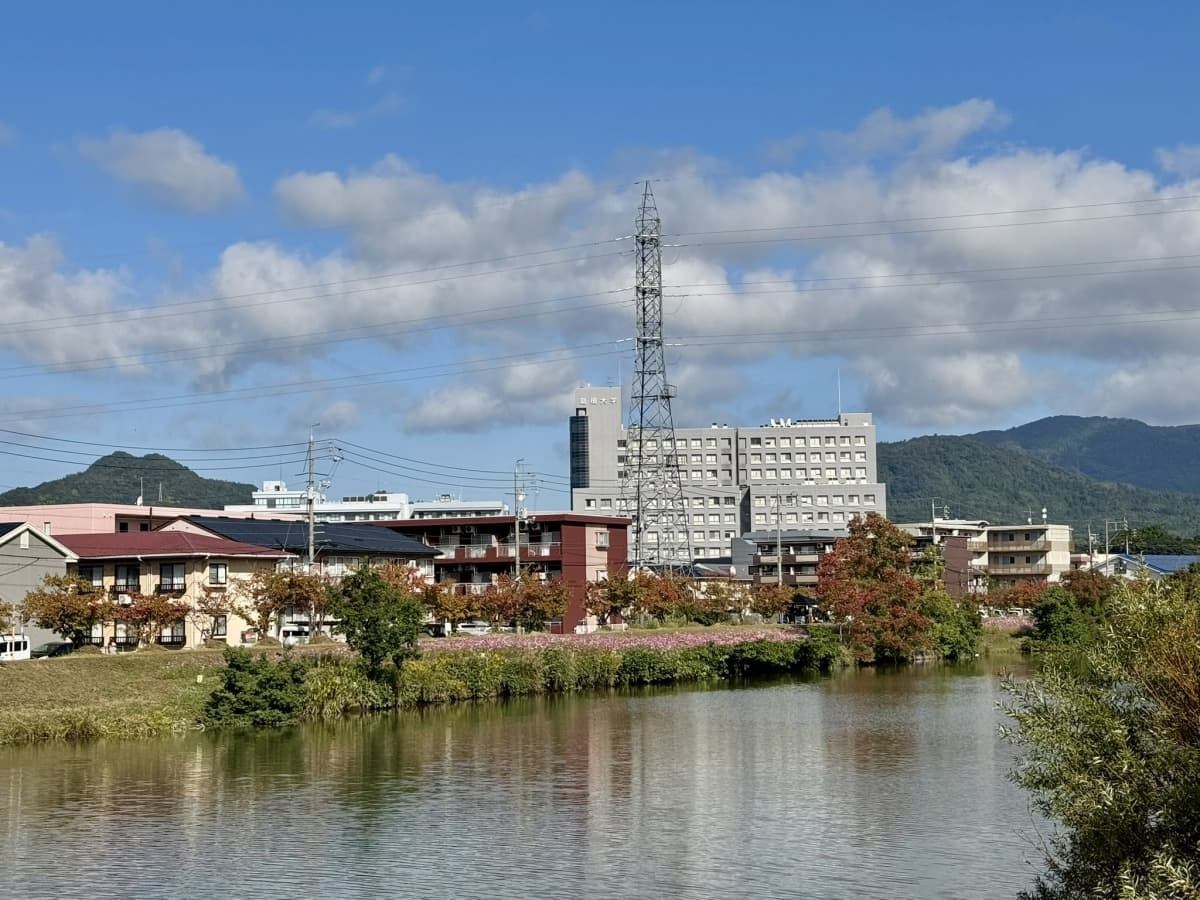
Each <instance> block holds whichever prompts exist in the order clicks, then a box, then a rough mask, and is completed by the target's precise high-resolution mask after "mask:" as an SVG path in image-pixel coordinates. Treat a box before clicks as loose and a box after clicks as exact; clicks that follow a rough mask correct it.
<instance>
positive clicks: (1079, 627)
mask: <svg viewBox="0 0 1200 900" xmlns="http://www.w3.org/2000/svg"><path fill="white" fill-rule="evenodd" d="M1033 630H1034V634H1035V636H1036V638H1037V640H1038V641H1041V642H1042V643H1043V644H1051V645H1054V646H1059V647H1070V646H1077V645H1079V644H1081V643H1083V642H1084V641H1085V640H1087V638H1088V631H1089V629H1088V627H1087V622H1086V621H1085V620H1084V615H1083V612H1082V611H1081V610H1080V609H1079V604H1078V602H1076V600H1075V595H1074V594H1072V593H1071V592H1070V591H1068V590H1067V589H1066V588H1061V587H1052V588H1050V589H1049V590H1048V591H1046V593H1044V594H1043V595H1042V598H1041V599H1040V600H1038V602H1037V605H1036V606H1034V608H1033Z"/></svg>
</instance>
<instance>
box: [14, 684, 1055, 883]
mask: <svg viewBox="0 0 1200 900" xmlns="http://www.w3.org/2000/svg"><path fill="white" fill-rule="evenodd" d="M997 699H999V687H998V681H997V679H996V678H994V677H992V676H989V675H987V674H986V673H982V672H981V670H977V669H966V670H952V669H948V668H936V669H934V668H931V669H930V670H928V671H920V670H898V671H885V670H881V671H878V672H862V673H855V672H850V673H839V674H837V675H834V676H832V677H828V678H820V679H787V680H782V681H778V682H774V683H770V684H761V683H760V684H757V685H755V686H753V687H746V688H741V689H737V690H713V689H677V690H667V691H646V692H635V693H629V694H614V695H610V696H586V697H556V698H535V699H528V700H519V701H514V702H510V703H506V704H503V705H480V706H460V707H454V708H450V709H444V710H426V711H421V712H411V713H403V714H397V715H394V716H388V717H376V718H367V719H358V720H352V721H347V722H339V723H336V724H332V725H314V726H311V727H304V728H299V729H294V730H291V731H288V732H280V733H270V734H260V735H222V736H215V735H193V736H189V737H187V738H181V739H177V740H171V741H162V742H152V743H136V744H107V745H104V744H95V745H88V746H83V747H63V746H52V747H40V748H22V749H17V750H9V751H6V752H4V753H0V791H4V792H7V794H8V801H9V802H8V804H7V808H8V813H7V818H6V822H5V824H6V827H5V833H4V836H3V840H2V843H0V851H2V854H3V864H4V866H5V872H6V877H7V884H8V885H10V886H11V885H21V890H20V891H19V892H18V895H20V896H60V897H61V896H88V897H96V896H130V895H135V894H136V895H138V896H164V897H165V896H170V897H198V898H204V897H218V896H221V897H224V896H249V895H251V894H258V895H266V896H292V897H327V896H364V897H366V896H371V897H374V896H414V897H415V896H420V897H474V896H486V897H491V898H494V897H499V898H504V897H528V896H546V897H555V896H562V897H645V896H647V895H650V894H658V895H660V896H663V897H697V898H699V897H713V896H722V897H763V896H772V897H968V896H969V897H1011V896H1013V895H1015V893H1016V891H1017V890H1018V889H1019V888H1020V887H1022V886H1024V885H1025V884H1027V882H1028V880H1029V878H1030V874H1031V870H1030V869H1029V867H1028V866H1027V864H1026V862H1025V861H1026V860H1027V859H1029V858H1032V857H1033V855H1034V854H1033V851H1032V850H1031V848H1030V846H1029V844H1028V843H1027V842H1026V840H1025V838H1024V836H1025V835H1027V834H1029V833H1030V832H1031V830H1032V829H1031V825H1030V821H1029V817H1028V813H1027V810H1026V805H1025V802H1024V800H1023V798H1022V797H1021V796H1020V795H1019V794H1018V792H1017V791H1016V790H1015V788H1013V787H1012V786H1011V785H1009V784H1008V783H1007V782H1006V781H1005V779H1004V773H1005V771H1006V770H1007V768H1008V767H1009V765H1010V759H1009V756H1008V753H1007V751H1006V749H1005V748H1004V747H1003V746H1002V745H1000V744H999V743H998V741H997V739H996V736H995V726H996V724H997V721H998V716H997V713H996V712H995V710H994V708H993V707H994V703H995V701H996V700H997ZM48 860H53V861H54V862H55V865H54V866H53V867H51V866H48V865H47V861H48ZM0 893H2V891H0Z"/></svg>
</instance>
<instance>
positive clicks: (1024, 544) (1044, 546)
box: [987, 540, 1050, 553]
mask: <svg viewBox="0 0 1200 900" xmlns="http://www.w3.org/2000/svg"><path fill="white" fill-rule="evenodd" d="M987 549H988V550H990V551H991V552H993V553H1028V552H1030V551H1035V552H1040V553H1045V552H1046V551H1047V550H1049V549H1050V542H1049V541H1046V540H1039V541H996V540H989V541H988V544H987Z"/></svg>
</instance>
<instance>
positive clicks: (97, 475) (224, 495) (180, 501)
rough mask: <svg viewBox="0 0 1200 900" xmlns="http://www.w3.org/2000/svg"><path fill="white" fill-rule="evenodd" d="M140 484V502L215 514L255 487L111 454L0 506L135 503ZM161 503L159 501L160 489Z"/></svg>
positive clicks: (0, 498) (158, 460)
mask: <svg viewBox="0 0 1200 900" xmlns="http://www.w3.org/2000/svg"><path fill="white" fill-rule="evenodd" d="M143 483H144V484H145V502H146V504H147V505H151V504H153V505H155V506H193V507H201V508H204V509H220V508H221V507H223V506H224V505H225V504H227V503H249V502H251V497H250V494H251V492H252V491H253V490H254V486H253V485H250V484H239V483H238V482H236V481H220V480H217V479H214V478H202V477H200V476H199V475H197V474H196V473H195V472H193V471H192V470H191V469H189V468H187V467H186V466H183V465H180V464H179V463H177V462H175V460H173V459H171V458H170V457H167V456H162V455H160V454H158V453H149V454H147V455H146V456H133V455H131V454H129V453H110V454H109V455H108V456H104V457H101V458H100V459H98V460H96V461H95V462H94V463H92V464H91V465H90V466H88V467H87V468H86V469H85V470H84V471H82V472H77V473H75V474H74V475H67V476H66V477H64V478H58V479H55V480H54V481H47V482H43V483H42V484H39V485H37V486H36V487H28V488H14V489H13V490H11V491H5V492H4V493H3V494H0V506H29V505H33V504H40V503H134V502H136V500H137V497H138V494H139V493H140V492H141V491H142V489H143V488H142V484H143ZM160 484H161V485H162V499H161V500H159V485H160Z"/></svg>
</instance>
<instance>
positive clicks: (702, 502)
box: [692, 497, 704, 507]
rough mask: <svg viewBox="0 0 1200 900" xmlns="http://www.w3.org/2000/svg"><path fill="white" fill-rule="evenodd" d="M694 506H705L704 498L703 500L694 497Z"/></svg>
mask: <svg viewBox="0 0 1200 900" xmlns="http://www.w3.org/2000/svg"><path fill="white" fill-rule="evenodd" d="M692 506H693V507H695V506H701V507H702V506H704V498H703V497H693V498H692Z"/></svg>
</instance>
